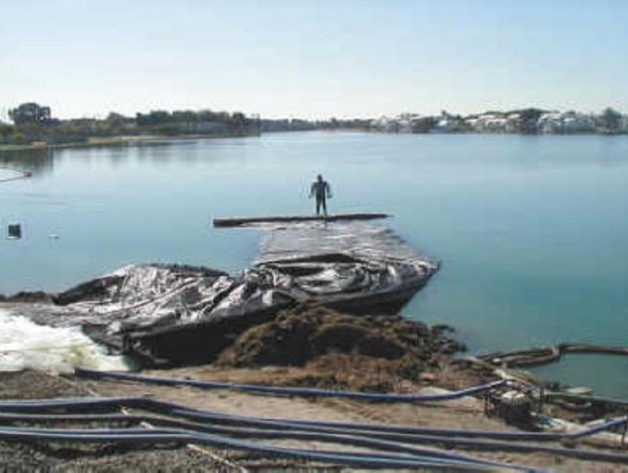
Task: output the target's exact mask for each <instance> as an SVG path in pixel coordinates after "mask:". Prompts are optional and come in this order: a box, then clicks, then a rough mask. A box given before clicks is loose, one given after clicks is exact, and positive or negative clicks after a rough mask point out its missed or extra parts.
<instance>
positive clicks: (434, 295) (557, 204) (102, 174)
mask: <svg viewBox="0 0 628 473" xmlns="http://www.w3.org/2000/svg"><path fill="white" fill-rule="evenodd" d="M0 165H2V166H9V167H11V166H13V167H18V168H24V169H27V170H30V171H32V172H33V177H32V178H31V179H25V180H18V181H10V182H5V183H1V184H0V225H1V226H2V238H1V239H0V293H12V292H16V291H19V290H45V291H57V290H61V289H64V288H67V287H68V286H71V285H73V284H76V283H78V282H81V281H84V280H86V279H89V278H92V277H95V276H98V275H100V274H102V273H105V272H108V271H111V270H113V269H115V268H117V267H119V266H121V265H124V264H128V263H134V262H179V263H188V264H197V265H207V266H211V267H214V268H218V269H225V270H229V271H236V270H238V269H242V268H244V267H246V266H247V265H248V264H250V262H251V261H253V260H254V259H255V257H256V256H257V254H258V244H259V236H260V235H259V234H258V232H257V231H255V230H250V229H248V230H247V229H228V230H227V229H213V228H212V227H211V219H212V218H213V217H225V216H249V215H268V214H299V213H308V212H311V211H312V207H313V203H312V201H310V200H308V199H307V193H308V191H309V185H310V182H311V180H312V179H313V178H314V177H315V175H316V174H317V173H319V172H320V173H322V174H323V175H324V176H325V177H326V178H327V179H328V180H329V181H330V183H331V185H332V190H333V191H334V198H333V199H332V200H331V201H330V202H329V206H330V210H331V211H333V212H368V211H375V212H377V211H382V212H388V213H391V214H394V216H395V218H394V219H393V220H391V221H390V222H389V224H390V225H391V226H392V227H394V228H395V229H396V231H397V232H398V233H399V234H401V235H402V236H403V237H404V238H405V239H406V240H408V242H409V243H411V244H412V245H413V246H414V247H416V248H418V249H419V250H420V251H422V252H424V253H426V254H428V255H430V256H432V257H434V258H436V259H439V260H440V261H441V262H442V269H441V271H440V272H439V273H438V274H437V275H436V276H435V277H434V278H433V279H432V280H431V281H430V283H429V284H428V285H427V287H426V288H424V289H423V290H422V291H421V292H420V293H419V294H418V295H417V296H416V297H415V298H414V299H413V300H412V301H411V303H410V304H409V305H408V306H406V308H405V309H404V312H403V313H404V314H405V315H406V316H408V317H413V318H418V319H420V320H424V321H426V322H427V323H431V324H433V323H446V324H451V325H452V326H454V327H456V329H457V330H458V335H457V336H458V337H459V338H460V339H461V340H462V341H464V342H465V343H467V345H468V347H469V349H470V351H471V352H485V351H492V350H501V349H516V348H525V347H528V346H531V345H539V344H552V343H556V342H562V341H570V342H590V343H596V344H615V345H628V290H626V281H628V238H627V237H628V137H624V136H614V137H608V136H514V135H387V134H372V133H357V132H307V133H278V134H266V135H263V136H261V137H250V138H238V139H233V138H232V139H206V140H191V141H164V142H162V143H160V144H159V145H154V146H137V147H103V148H77V149H57V150H39V151H28V152H23V153H21V154H20V153H17V154H16V153H11V154H6V155H3V156H0ZM8 173H10V172H9V171H5V170H2V169H0V179H1V178H2V176H3V175H5V174H8ZM12 222H20V223H22V225H23V233H24V238H23V239H22V240H7V239H6V227H7V224H8V223H12ZM52 235H57V236H58V238H50V237H51V236H52ZM537 371H538V372H539V373H540V374H542V375H543V376H545V377H547V378H548V379H558V380H561V381H564V382H567V383H570V384H573V385H583V384H584V385H589V386H593V387H594V388H595V389H596V392H598V393H600V394H605V395H612V396H617V397H624V398H626V397H628V376H626V374H628V360H627V359H620V358H611V357H605V356H571V357H568V358H566V359H565V361H564V362H561V363H559V364H557V365H552V366H550V367H545V368H542V369H539V370H537Z"/></svg>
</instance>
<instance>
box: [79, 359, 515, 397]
mask: <svg viewBox="0 0 628 473" xmlns="http://www.w3.org/2000/svg"><path fill="white" fill-rule="evenodd" d="M74 373H75V374H76V376H81V377H85V378H92V379H103V378H109V379H122V380H127V381H137V382H142V383H148V384H157V385H166V386H194V387H197V388H203V389H236V390H239V391H248V392H258V393H267V394H284V395H290V396H304V397H339V398H348V399H364V400H372V401H388V402H428V401H430V402H431V401H447V400H453V399H459V398H461V397H464V396H470V395H472V394H478V393H481V392H485V391H490V390H491V389H495V388H498V387H501V386H503V385H504V384H506V381H503V380H500V381H493V382H492V383H487V384H481V385H479V386H473V387H470V388H466V389H462V390H460V391H453V392H448V393H443V394H395V393H364V392H358V391H335V390H330V389H319V388H297V387H276V386H264V385H257V384H240V383H230V382H223V381H197V380H191V379H178V378H165V377H159V376H146V375H141V374H133V373H122V372H116V371H98V370H92V369H89V368H83V367H77V368H75V370H74Z"/></svg>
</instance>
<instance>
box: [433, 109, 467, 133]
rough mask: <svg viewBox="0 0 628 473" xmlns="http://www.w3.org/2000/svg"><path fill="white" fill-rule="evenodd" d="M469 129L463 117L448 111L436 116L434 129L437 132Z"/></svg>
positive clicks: (454, 131)
mask: <svg viewBox="0 0 628 473" xmlns="http://www.w3.org/2000/svg"><path fill="white" fill-rule="evenodd" d="M467 130H469V126H468V124H467V123H466V122H465V120H464V119H463V118H462V117H460V116H454V115H450V114H449V113H446V112H443V113H442V114H441V116H440V117H436V119H435V124H434V128H433V129H432V131H433V132H435V133H458V132H461V131H467Z"/></svg>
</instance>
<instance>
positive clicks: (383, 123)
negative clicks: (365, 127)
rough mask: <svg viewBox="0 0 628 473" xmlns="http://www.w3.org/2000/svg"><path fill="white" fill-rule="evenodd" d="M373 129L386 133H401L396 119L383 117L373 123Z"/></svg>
mask: <svg viewBox="0 0 628 473" xmlns="http://www.w3.org/2000/svg"><path fill="white" fill-rule="evenodd" d="M371 129H373V130H376V131H383V132H385V133H397V132H398V131H399V122H398V121H397V120H395V119H394V118H389V117H385V116H382V117H379V118H377V119H375V120H373V121H372V122H371Z"/></svg>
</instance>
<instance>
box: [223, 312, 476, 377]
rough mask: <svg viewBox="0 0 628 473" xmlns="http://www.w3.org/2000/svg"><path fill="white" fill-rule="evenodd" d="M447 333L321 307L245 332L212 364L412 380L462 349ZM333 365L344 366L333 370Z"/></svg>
mask: <svg viewBox="0 0 628 473" xmlns="http://www.w3.org/2000/svg"><path fill="white" fill-rule="evenodd" d="M450 330H451V329H449V328H448V327H444V326H436V327H433V328H430V327H428V326H427V325H425V324H423V323H421V322H416V321H411V320H407V319H404V318H403V317H401V316H390V315H386V316H364V315H362V316H356V315H349V314H344V313H340V312H337V311H334V310H331V309H327V308H324V307H316V308H303V309H300V310H290V311H285V312H282V313H280V314H279V315H278V316H277V317H276V318H275V319H274V320H272V321H270V322H267V323H263V324H261V325H257V326H255V327H252V328H250V329H248V330H246V331H245V332H243V333H242V334H240V336H239V337H238V338H237V339H236V340H235V341H234V343H233V344H232V345H231V346H230V347H228V348H227V349H225V350H224V351H223V352H222V353H221V355H220V356H219V358H218V360H217V362H216V365H218V366H228V367H237V368H247V367H260V366H269V365H273V366H308V367H312V368H317V369H316V370H314V371H317V372H321V371H324V372H327V373H328V374H335V373H338V372H343V373H344V372H346V371H347V369H345V368H347V367H348V369H349V371H353V370H352V369H351V368H350V367H352V366H353V367H358V366H359V367H360V371H361V372H362V374H363V376H365V373H369V372H371V373H372V372H373V370H375V371H381V370H384V371H387V372H388V373H389V374H391V375H394V376H397V377H400V378H403V379H408V380H412V381H416V380H418V379H420V377H421V375H422V374H424V373H426V372H434V371H438V370H439V369H440V367H441V365H442V363H443V361H444V360H445V359H446V358H447V357H446V355H450V354H452V353H455V352H459V351H464V349H465V347H464V345H462V344H460V343H459V342H457V341H455V340H453V339H451V338H449V337H447V336H445V334H446V333H447V332H449V331H450ZM339 365H344V366H345V368H343V369H338V368H339ZM365 367H371V368H373V369H371V370H365V369H364V368H365ZM366 377H368V376H366ZM366 377H365V381H366ZM312 381H314V380H310V382H312ZM319 381H320V380H319ZM330 381H333V380H330ZM313 384H317V385H319V384H320V382H314V383H313ZM330 384H336V383H335V382H330ZM386 384H388V383H386ZM385 387H388V386H381V388H385Z"/></svg>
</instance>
